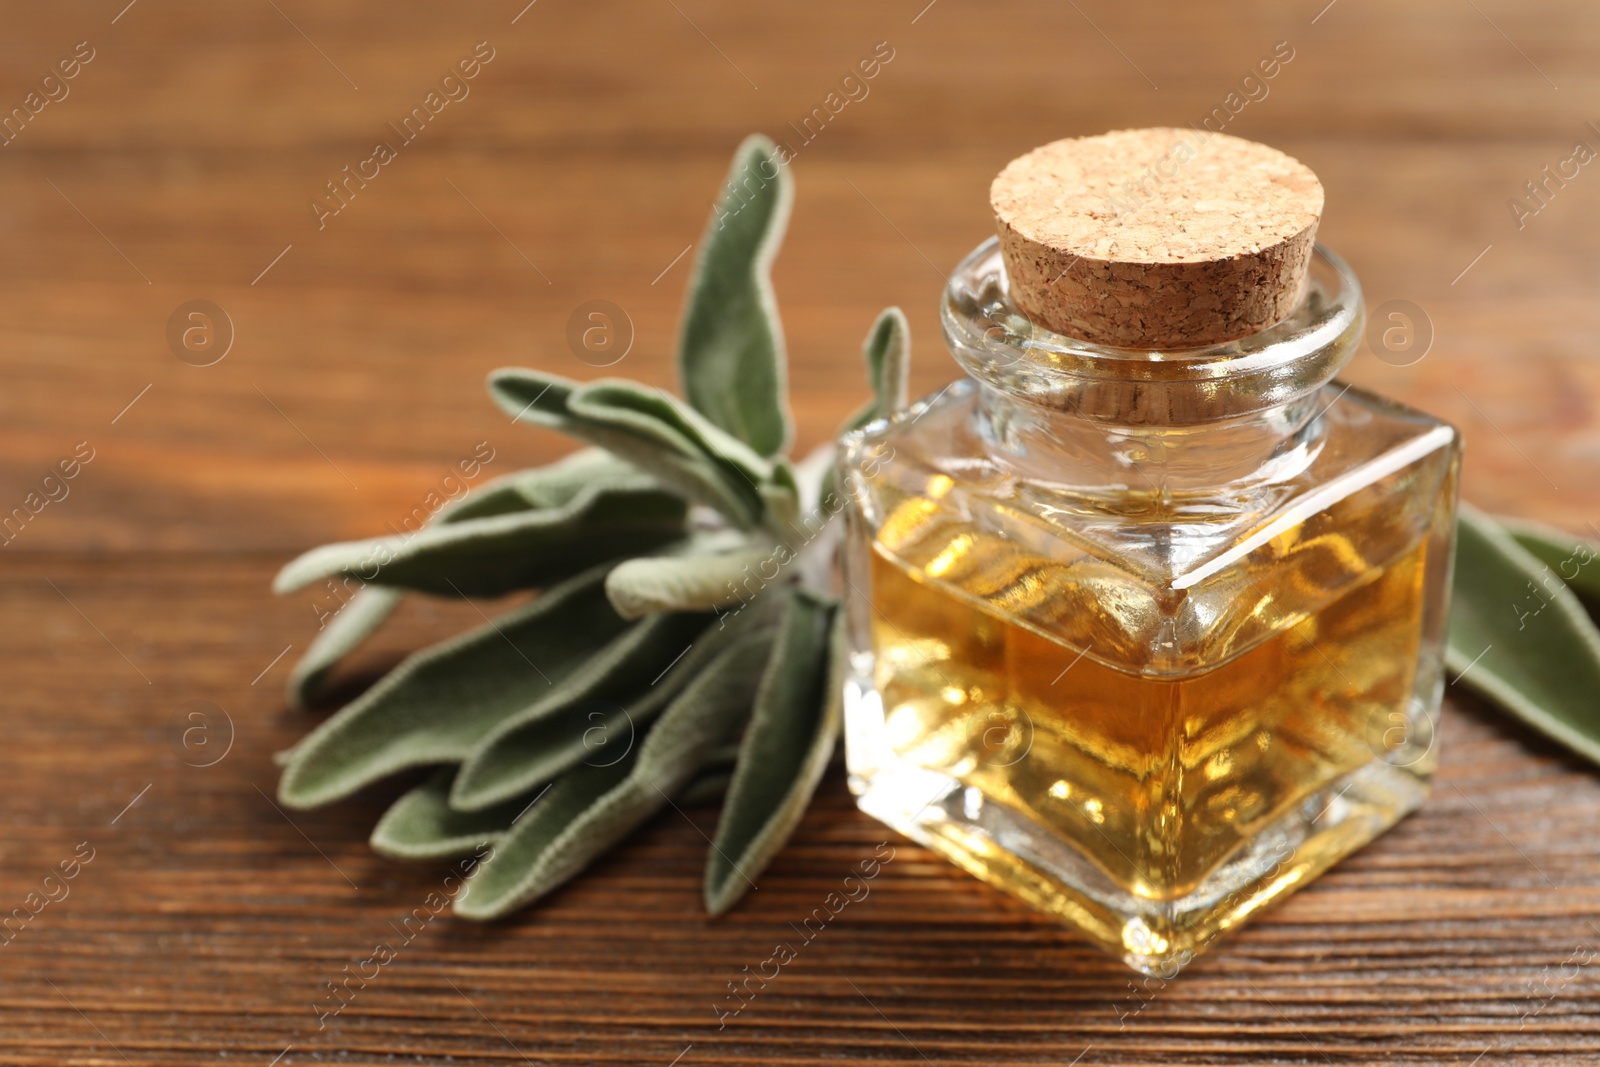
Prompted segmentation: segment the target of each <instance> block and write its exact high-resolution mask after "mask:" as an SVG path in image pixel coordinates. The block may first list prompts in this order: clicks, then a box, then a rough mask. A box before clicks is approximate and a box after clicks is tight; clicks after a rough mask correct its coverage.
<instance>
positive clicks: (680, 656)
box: [450, 596, 782, 809]
mask: <svg viewBox="0 0 1600 1067" xmlns="http://www.w3.org/2000/svg"><path fill="white" fill-rule="evenodd" d="M781 605H782V599H781V596H779V597H763V598H761V600H760V601H759V602H757V603H756V604H755V605H754V606H753V607H752V608H751V609H750V611H749V613H748V614H745V613H744V612H742V611H741V612H740V613H738V614H732V613H730V615H731V617H730V618H728V619H723V620H718V621H717V622H716V623H714V624H712V625H710V626H709V627H704V626H703V628H702V629H701V630H700V631H699V632H698V633H697V634H690V635H688V636H687V637H683V638H682V639H681V640H679V641H678V642H677V643H675V644H664V645H662V646H661V647H660V648H659V650H658V653H659V654H658V655H656V656H654V657H652V658H651V659H648V660H645V661H643V662H642V663H639V662H631V661H630V662H629V663H628V664H627V665H626V668H625V673H622V676H621V677H619V678H616V679H613V680H612V688H611V690H610V692H611V693H612V694H613V696H612V699H611V701H610V702H609V704H608V705H606V706H600V705H596V704H589V705H584V706H582V707H580V708H579V711H580V712H581V713H582V714H584V716H585V718H584V719H583V721H582V722H581V723H580V724H579V725H580V726H581V728H580V729H574V728H572V726H571V725H570V724H568V723H566V722H565V721H564V720H562V719H556V720H553V721H552V720H551V719H550V718H549V716H546V715H540V714H537V712H538V709H534V712H535V714H522V715H516V716H512V717H508V718H507V719H506V720H505V721H503V722H502V723H501V724H500V725H498V726H497V727H496V728H495V729H494V730H492V731H490V732H489V733H488V734H486V735H485V736H484V737H483V739H482V740H481V741H480V742H479V743H478V745H477V746H476V747H475V748H474V749H473V751H472V752H471V754H470V755H469V756H468V757H467V759H466V761H465V762H464V763H463V764H462V766H461V770H460V772H459V773H458V774H457V775H456V782H455V787H454V792H453V794H452V795H451V798H450V803H451V804H453V805H455V806H456V807H458V808H462V809H472V808H484V807H488V806H491V805H494V804H498V803H500V802H502V801H504V800H506V799H508V798H511V797H515V796H520V795H522V794H524V793H526V792H527V791H528V790H530V789H533V788H536V787H537V786H540V785H543V784H544V783H546V782H549V781H552V780H554V779H555V778H557V777H559V776H561V775H562V774H565V773H566V772H567V771H569V770H572V769H573V768H576V767H578V766H579V765H580V764H583V763H589V764H597V763H606V762H610V761H612V760H614V759H615V756H614V755H613V753H615V752H616V751H617V750H618V749H619V748H621V749H626V748H628V747H629V746H631V745H633V744H634V743H636V741H637V739H638V738H639V737H640V736H642V735H643V734H644V732H645V730H646V729H647V728H648V727H649V724H650V723H651V722H652V721H654V719H655V718H656V716H657V715H659V714H661V711H662V709H663V708H664V707H666V706H667V703H668V702H669V701H670V700H672V699H673V698H674V697H676V696H677V695H678V693H679V692H681V691H682V690H683V688H684V686H685V685H687V684H689V683H690V682H691V681H692V680H693V679H695V678H696V677H698V676H699V675H700V674H701V673H702V672H703V671H705V670H707V669H708V666H709V665H710V664H712V663H714V662H715V661H716V660H717V659H718V658H719V657H720V656H721V655H722V654H723V653H724V652H726V651H727V649H728V648H729V647H731V646H732V645H733V644H734V643H735V642H736V641H738V640H741V639H743V638H745V637H746V636H747V635H749V634H752V633H759V632H763V631H764V630H765V629H766V628H767V627H768V626H769V625H770V622H771V619H772V618H773V617H774V616H775V615H776V613H777V612H778V611H779V610H781ZM687 617H688V618H699V619H701V620H702V625H703V623H704V622H708V621H709V617H708V616H687ZM642 625H645V624H641V626H642ZM641 667H643V669H640V668H641ZM630 685H631V686H632V691H631V692H626V690H627V687H628V686H630ZM625 692H626V695H624V694H625ZM619 705H620V706H619ZM590 712H596V713H597V714H596V715H595V717H594V718H592V719H591V718H588V715H589V713H590Z"/></svg>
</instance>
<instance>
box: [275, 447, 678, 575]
mask: <svg viewBox="0 0 1600 1067" xmlns="http://www.w3.org/2000/svg"><path fill="white" fill-rule="evenodd" d="M630 478H631V483H624V484H610V485H608V484H605V483H603V482H596V483H593V484H590V485H588V486H585V487H584V488H582V489H579V490H578V491H577V492H576V493H575V494H574V495H573V496H572V498H571V499H570V500H567V501H566V502H564V503H562V504H560V505H558V506H554V507H540V508H532V509H529V510H526V511H512V512H506V513H502V514H498V515H485V516H482V517H479V518H471V519H462V520H460V521H456V522H449V523H438V524H433V525H429V526H425V527H423V528H422V529H421V530H419V531H417V532H416V533H414V534H408V535H403V536H397V537H378V538H372V539H369V540H365V541H343V542H338V543H336V544H331V545H323V546H321V547H320V548H314V549H312V550H311V551H309V552H307V553H305V554H304V555H302V556H300V557H299V558H298V559H295V560H292V561H291V562H290V563H289V564H288V565H287V566H285V567H284V568H283V570H281V571H279V572H278V577H277V580H276V581H275V582H274V583H273V588H274V589H275V590H276V591H277V592H279V593H286V592H291V591H293V590H295V589H299V588H301V587H302V586H305V585H307V584H309V583H311V582H314V581H318V580H320V579H323V578H326V577H328V576H330V575H347V576H351V577H354V578H358V579H360V580H362V581H367V582H371V583H373V584H377V585H389V586H398V587H401V588H406V589H414V590H419V591H421V592H426V593H434V594H438V595H441V596H452V595H455V596H499V595H501V594H504V593H507V592H511V591H513V590H516V589H532V588H537V587H538V586H541V585H546V584H548V583H549V582H551V581H554V580H556V579H559V578H562V577H565V576H567V575H569V574H572V573H573V572H575V571H578V570H584V569H586V568H588V567H592V566H594V565H595V564H596V563H600V562H603V561H605V560H610V559H616V558H618V557H620V556H627V555H632V554H634V553H638V552H648V551H650V550H651V549H654V548H659V547H660V546H661V545H663V544H666V543H668V542H670V541H672V540H674V539H676V538H679V537H682V536H683V519H684V515H685V506H684V501H683V500H682V498H681V497H678V496H677V495H675V494H673V493H669V492H667V491H666V490H665V489H663V488H661V487H660V486H659V485H657V484H656V483H655V482H654V481H652V480H651V479H649V478H646V477H645V476H644V475H642V474H637V473H636V474H633V475H631V476H630Z"/></svg>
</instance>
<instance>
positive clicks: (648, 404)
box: [489, 367, 761, 529]
mask: <svg viewBox="0 0 1600 1067" xmlns="http://www.w3.org/2000/svg"><path fill="white" fill-rule="evenodd" d="M591 389H594V390H596V391H595V392H593V393H589V394H588V396H587V401H586V402H585V403H584V404H582V405H581V406H579V404H578V402H579V400H580V398H582V397H584V396H585V394H586V393H588V391H589V390H591ZM489 393H490V395H491V396H492V397H493V398H494V401H495V403H497V404H499V405H500V408H501V409H502V410H503V411H505V412H507V413H508V414H509V415H511V417H512V421H515V422H527V423H531V424H533V425H537V426H544V427H547V428H549V429H552V430H556V431H558V432H561V433H565V434H569V435H571V436H573V437H577V438H580V439H582V440H584V441H587V442H589V443H590V444H592V445H597V446H599V447H600V448H604V449H607V450H609V451H611V452H612V453H614V454H616V455H617V456H619V457H621V458H623V459H624V460H626V461H627V462H629V463H632V464H633V465H634V466H636V467H638V468H639V469H641V470H643V471H645V472H646V473H648V474H651V475H653V476H654V477H655V478H656V479H657V480H659V481H660V482H661V484H663V485H665V486H667V487H668V488H670V489H673V490H676V491H677V492H678V493H681V494H682V495H683V496H686V497H688V498H689V499H690V500H693V501H695V502H696V503H700V504H705V505H706V506H708V507H711V508H715V509H716V510H718V511H720V512H721V513H722V514H723V515H725V516H727V518H728V519H729V520H730V521H732V522H733V523H734V524H735V525H736V526H738V527H739V528H740V529H749V528H751V527H752V526H754V525H756V523H757V522H758V521H759V519H760V516H761V496H760V490H759V488H758V486H759V478H753V477H752V474H751V472H750V471H747V470H744V469H742V466H741V465H740V464H739V463H738V462H736V461H735V460H734V459H732V458H729V457H728V456H720V455H717V454H713V453H712V452H711V451H709V450H708V445H707V444H706V442H705V441H704V440H699V439H697V438H696V437H695V436H694V435H693V434H691V433H685V432H684V430H683V426H685V425H688V424H689V421H690V420H689V419H688V418H687V417H686V418H678V417H676V416H677V415H678V414H681V412H680V411H679V409H682V408H683V404H682V402H681V401H677V400H675V399H673V398H671V397H668V396H667V395H666V394H665V393H660V391H659V390H651V389H648V388H647V387H645V386H642V385H637V384H634V383H626V382H618V381H615V380H611V381H603V382H599V383H596V386H582V385H580V384H579V383H577V382H574V381H571V380H569V379H566V378H562V377H560V376H559V375H554V374H544V373H542V372H539V371H533V370H528V369H526V368H521V367H504V368H501V369H500V370H497V371H494V372H493V373H491V374H490V375H489ZM651 394H658V395H659V397H662V398H665V401H664V402H663V403H660V404H657V403H655V397H653V396H652V395H651ZM623 396H627V397H628V400H627V401H626V402H624V401H622V399H621V398H622V397H623ZM652 409H653V410H652ZM665 411H672V412H674V415H673V416H672V417H664V416H663V415H662V412H665ZM699 423H700V425H702V426H704V427H706V428H708V429H712V430H714V429H715V428H714V427H709V425H708V424H706V423H705V420H703V419H701V420H699ZM719 440H720V441H722V442H723V443H726V442H728V441H730V440H731V439H730V438H728V436H727V435H726V434H722V435H721V436H720V438H719ZM745 452H746V453H747V454H748V455H753V454H750V453H749V450H748V449H746V450H745ZM754 458H755V459H757V460H759V458H760V457H754ZM757 473H761V472H757Z"/></svg>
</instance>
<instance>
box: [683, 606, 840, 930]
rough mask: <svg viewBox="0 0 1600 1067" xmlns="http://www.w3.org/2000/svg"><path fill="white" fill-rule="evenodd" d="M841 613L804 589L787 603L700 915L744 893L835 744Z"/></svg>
mask: <svg viewBox="0 0 1600 1067" xmlns="http://www.w3.org/2000/svg"><path fill="white" fill-rule="evenodd" d="M842 620H843V613H842V612H839V611H837V610H836V608H835V607H834V606H833V605H832V604H831V603H828V602H826V601H824V600H823V599H821V598H820V597H818V596H817V595H815V594H813V593H809V592H806V591H804V590H802V591H800V592H797V593H796V594H795V595H794V596H792V597H791V598H790V599H789V604H788V608H787V610H786V611H785V613H784V617H783V622H782V624H781V626H780V627H779V630H778V637H777V642H776V644H775V646H774V648H773V654H772V658H771V660H769V661H768V663H767V668H766V671H765V673H764V674H763V675H762V678H761V687H760V689H758V690H757V692H756V697H755V706H754V709H753V711H752V712H751V720H750V728H749V729H748V730H746V731H745V736H744V741H743V743H742V744H741V745H740V748H739V761H738V763H737V765H736V766H735V769H734V774H733V781H732V782H731V783H730V784H729V787H728V799H727V803H726V804H725V805H724V806H723V811H722V820H721V821H720V822H719V823H718V824H717V834H716V838H715V840H714V841H713V843H712V847H711V852H710V853H709V855H708V856H707V862H706V876H705V904H706V911H708V912H710V913H711V914H712V915H721V914H722V913H723V912H725V911H727V910H728V909H729V908H731V907H733V905H734V904H735V903H737V902H738V900H739V898H740V897H742V896H744V894H745V891H746V890H748V889H749V888H750V886H751V884H752V883H753V881H754V880H755V878H756V877H757V876H758V875H759V874H760V873H761V872H762V871H763V870H765V869H766V866H767V864H768V863H769V862H771V860H772V857H773V856H775V855H777V853H778V850H779V849H781V848H782V847H783V844H784V842H785V841H787V840H788V839H789V835H790V834H791V833H793V832H794V828H795V826H797V825H798V824H799V822H800V817H801V816H802V815H803V814H805V810H806V806H807V805H808V804H810V803H811V795H812V794H813V793H814V792H816V788H817V783H818V782H820V781H821V780H822V775H823V772H824V771H826V770H827V767H828V760H829V758H830V757H831V756H832V755H833V749H834V745H835V743H836V742H837V740H838V737H839V720H840V716H841V699H840V698H841V694H842V693H843V691H844V678H843V664H844V648H843V644H842V640H843V629H842V627H841V626H839V625H838V623H840V622H842Z"/></svg>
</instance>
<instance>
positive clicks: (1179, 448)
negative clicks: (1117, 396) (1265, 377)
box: [975, 382, 1325, 495]
mask: <svg viewBox="0 0 1600 1067" xmlns="http://www.w3.org/2000/svg"><path fill="white" fill-rule="evenodd" d="M1324 403H1325V402H1324V401H1323V400H1322V397H1321V395H1320V394H1319V393H1313V394H1310V395H1308V396H1303V397H1299V398H1297V399H1295V400H1292V401H1290V402H1289V403H1286V404H1280V405H1277V406H1274V407H1270V408H1264V409H1261V410H1258V411H1253V412H1250V413H1249V414H1246V415H1240V416H1235V417H1232V418H1219V419H1211V420H1208V421H1205V422H1200V423H1192V424H1187V425H1117V424H1114V423H1109V422H1104V421H1099V420H1095V419H1088V418H1083V417H1081V416H1078V415H1074V414H1070V413H1066V412H1062V411H1059V410H1055V409H1051V408H1046V407H1040V406H1038V405H1036V404H1033V403H1030V402H1029V401H1028V400H1027V399H1025V398H1023V397H1020V396H1018V395H1017V394H1015V393H1012V392H1009V391H1007V390H1004V389H999V388H996V387H994V386H992V385H988V384H986V383H982V382H980V383H979V389H978V403H977V406H976V414H975V423H976V425H975V429H976V431H977V433H978V436H979V437H980V439H981V440H982V441H983V442H984V444H985V446H986V448H987V450H988V452H989V454H990V455H991V456H992V457H993V458H994V459H996V460H997V461H999V462H1000V463H1002V464H1003V465H1004V466H1005V467H1007V468H1009V469H1010V470H1012V471H1014V472H1015V473H1016V474H1018V475H1019V476H1021V477H1024V478H1027V479H1028V480H1030V481H1033V482H1037V483H1042V484H1048V485H1053V486H1057V487H1061V488H1072V489H1074V490H1078V491H1087V492H1093V491H1096V490H1107V489H1115V490H1118V491H1127V492H1132V493H1135V494H1142V493H1146V492H1149V493H1155V494H1158V495H1159V494H1167V493H1173V494H1178V493H1192V492H1198V491H1203V490H1207V489H1211V488H1214V487H1216V486H1220V485H1228V484H1233V485H1247V484H1253V483H1259V482H1272V481H1279V480H1282V479H1286V478H1290V477H1293V476H1294V475H1295V474H1298V473H1299V472H1300V471H1301V470H1303V469H1304V468H1305V467H1306V466H1308V465H1309V464H1310V462H1311V460H1312V459H1314V458H1315V457H1316V454H1317V451H1318V447H1319V445H1320V442H1321V439H1322V430H1323V422H1322V419H1321V418H1320V415H1321V414H1322V411H1323V410H1324V408H1323V405H1324Z"/></svg>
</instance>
